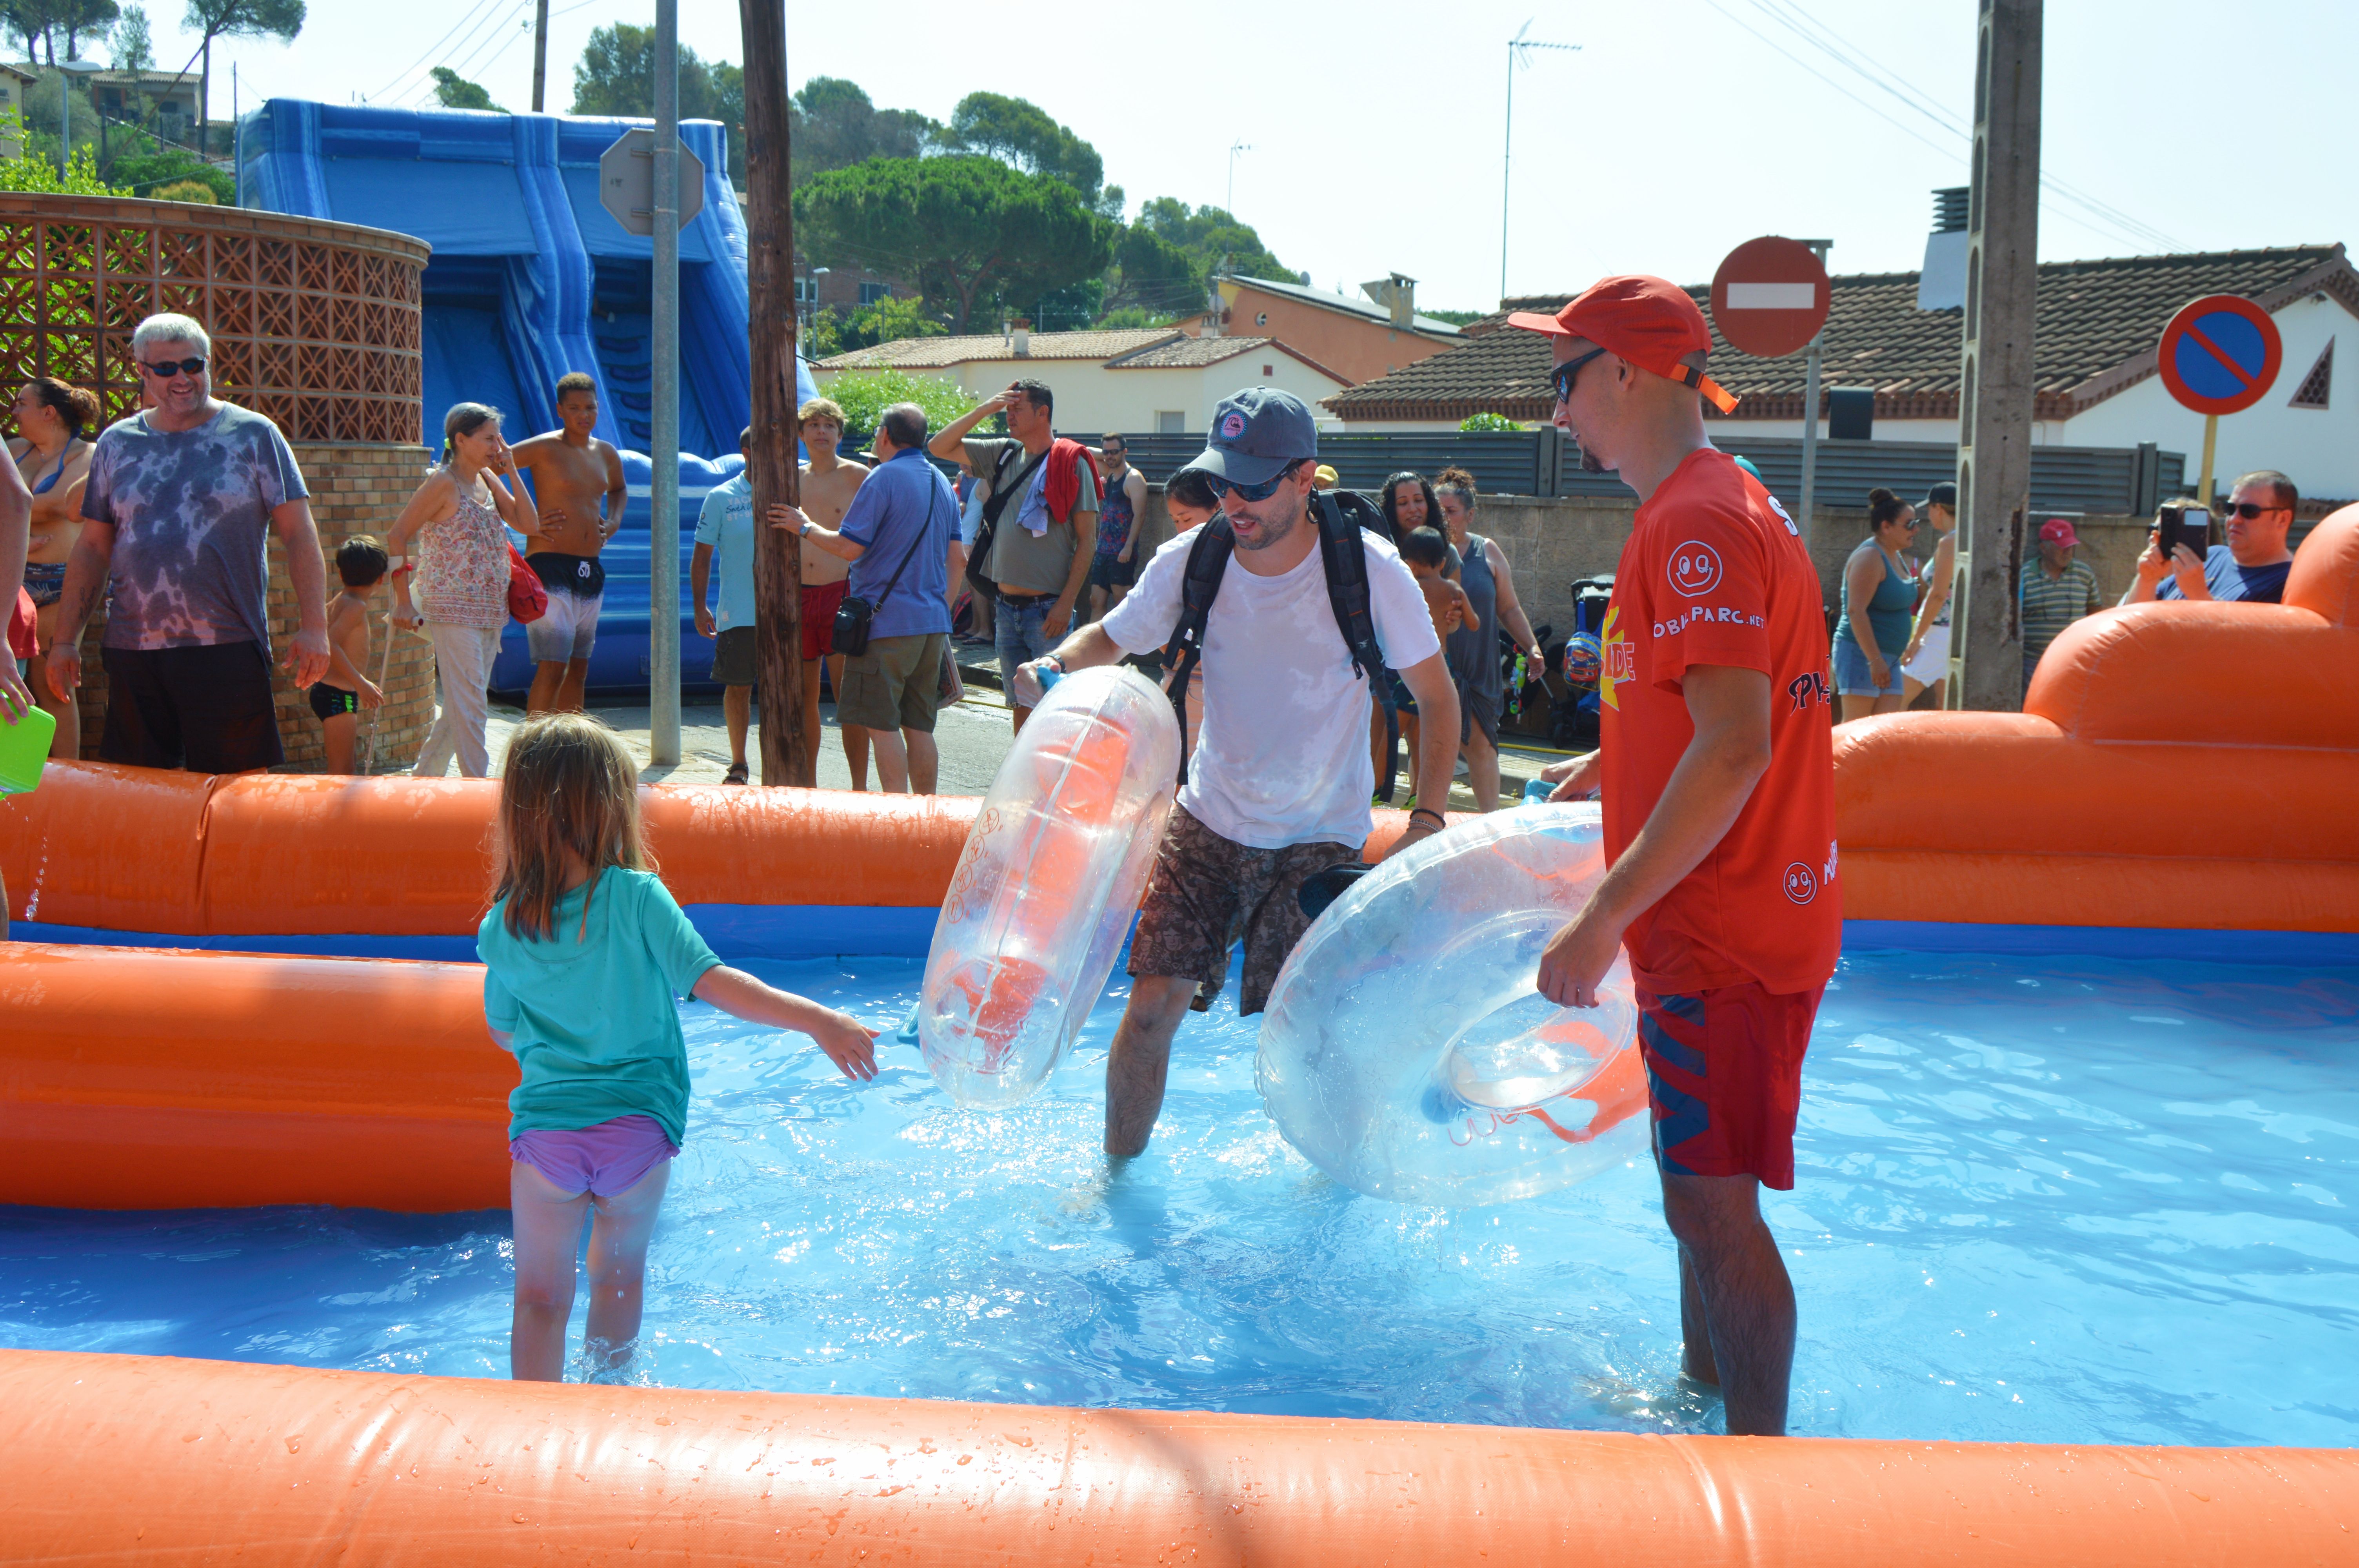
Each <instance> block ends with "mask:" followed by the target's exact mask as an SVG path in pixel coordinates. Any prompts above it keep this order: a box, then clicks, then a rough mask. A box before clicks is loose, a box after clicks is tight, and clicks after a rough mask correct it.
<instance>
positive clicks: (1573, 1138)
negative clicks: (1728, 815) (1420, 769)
mask: <svg viewBox="0 0 2359 1568" xmlns="http://www.w3.org/2000/svg"><path fill="white" fill-rule="evenodd" d="M1604 874H1605V853H1604V843H1603V827H1602V825H1601V822H1600V818H1599V813H1598V808H1597V807H1596V806H1594V805H1593V804H1590V803H1587V802H1578V803H1568V804H1565V805H1559V806H1525V807H1523V808H1521V809H1519V810H1515V811H1506V812H1498V813H1495V814H1493V815H1491V816H1486V817H1484V818H1483V819H1481V820H1480V821H1478V822H1471V823H1453V824H1452V825H1451V828H1450V830H1449V831H1448V832H1446V833H1440V834H1436V835H1435V836H1434V837H1432V838H1429V839H1427V840H1425V841H1424V842H1423V843H1420V844H1419V845H1417V846H1415V847H1414V848H1412V849H1407V850H1404V851H1403V852H1401V853H1400V854H1398V855H1396V856H1394V857H1393V858H1392V859H1391V860H1386V862H1385V863H1384V864H1382V865H1381V866H1378V867H1377V868H1376V869H1375V871H1371V872H1370V873H1369V874H1368V875H1366V876H1364V877H1363V878H1361V879H1360V880H1359V881H1358V882H1357V883H1356V884H1354V885H1353V887H1352V889H1351V890H1350V891H1349V892H1345V893H1344V894H1343V897H1341V898H1339V899H1337V900H1336V901H1335V902H1334V903H1332V904H1331V905H1329V906H1328V909H1327V911H1326V913H1325V914H1321V916H1320V917H1319V919H1318V920H1317V921H1316V922H1314V923H1313V924H1312V925H1311V927H1310V930H1309V931H1308V932H1306V933H1304V934H1303V937H1302V940H1301V941H1300V942H1299V944H1297V945H1296V946H1295V949H1294V952H1293V954H1292V955H1291V956H1290V957H1288V959H1287V961H1286V966H1285V968H1282V969H1281V970H1279V971H1278V977H1277V985H1276V987H1275V988H1274V989H1273V990H1272V991H1271V994H1270V1001H1269V1010H1268V1013H1267V1016H1266V1018H1265V1019H1264V1020H1263V1022H1262V1029H1261V1051H1260V1059H1259V1065H1258V1077H1259V1081H1260V1085H1261V1094H1262V1100H1263V1103H1264V1104H1266V1106H1267V1107H1268V1108H1269V1114H1270V1116H1271V1118H1272V1119H1275V1120H1276V1121H1277V1127H1278V1130H1279V1132H1280V1133H1282V1134H1283V1135H1284V1136H1285V1138H1286V1141H1288V1143H1291V1144H1292V1145H1294V1147H1295V1148H1296V1149H1298V1150H1299V1151H1300V1152H1302V1154H1303V1156H1304V1157H1305V1158H1307V1159H1308V1160H1310V1162H1311V1163H1312V1164H1314V1165H1317V1166H1318V1167H1319V1168H1320V1169H1321V1170H1322V1171H1324V1172H1326V1173H1328V1174H1329V1175H1331V1176H1332V1177H1334V1178H1335V1179H1336V1180H1337V1181H1339V1182H1341V1183H1343V1184H1344V1185H1345V1186H1348V1187H1351V1188H1352V1189H1353V1190H1354V1191H1355V1192H1362V1193H1365V1194H1367V1195H1369V1196H1371V1197H1379V1198H1390V1199H1393V1200H1395V1201H1397V1202H1400V1203H1417V1204H1441V1205H1447V1206H1472V1205H1476V1204H1488V1203H1503V1202H1506V1201H1508V1200H1511V1199H1515V1198H1525V1197H1530V1196H1532V1195H1536V1194H1538V1193H1545V1192H1549V1191H1553V1190H1554V1189H1556V1188H1558V1187H1562V1186H1567V1185H1570V1184H1572V1183H1574V1182H1578V1181H1581V1180H1582V1179H1583V1178H1585V1177H1588V1176H1591V1175H1593V1174H1595V1173H1597V1172H1599V1171H1603V1170H1605V1169H1606V1168H1608V1167H1610V1166H1613V1165H1616V1164H1619V1163H1621V1162H1624V1161H1625V1160H1628V1159H1630V1158H1632V1157H1633V1156H1635V1155H1636V1154H1637V1153H1639V1152H1642V1151H1643V1150H1644V1149H1645V1147H1646V1143H1647V1119H1648V1118H1647V1080H1646V1074H1645V1070H1644V1068H1643V1067H1642V1066H1641V1065H1640V1063H1639V1058H1638V1049H1637V1040H1636V1028H1637V1021H1638V1014H1637V1004H1636V998H1635V997H1634V996H1633V995H1632V991H1631V983H1630V971H1629V965H1628V961H1627V960H1626V959H1625V958H1620V957H1617V958H1616V959H1615V960H1614V968H1613V969H1612V970H1611V971H1609V972H1608V974H1607V975H1606V978H1605V979H1604V981H1603V984H1602V985H1601V986H1600V987H1599V993H1598V994H1599V996H1600V998H1601V1002H1602V1005H1600V1006H1599V1007H1597V1008H1594V1009H1575V1008H1560V1007H1558V1006H1557V1005H1556V1004H1555V1003H1553V1002H1551V1001H1549V1000H1548V999H1547V998H1545V997H1543V996H1541V995H1540V994H1539V992H1538V990H1537V989H1535V983H1536V981H1537V979H1538V974H1539V959H1540V953H1541V950H1542V949H1543V948H1545V947H1546V946H1547V945H1548V942H1549V938H1550V937H1551V936H1553V935H1555V934H1556V933H1557V931H1558V930H1559V929H1560V927H1561V926H1562V925H1564V923H1565V922H1566V921H1567V920H1569V919H1571V917H1572V916H1573V915H1574V914H1576V913H1578V912H1579V911H1580V909H1581V906H1582V903H1584V902H1585V901H1586V900H1587V899H1588V897H1589V893H1590V890H1591V889H1592V888H1593V887H1595V886H1596V884H1597V881H1598V879H1599V878H1601V877H1603V875H1604Z"/></svg>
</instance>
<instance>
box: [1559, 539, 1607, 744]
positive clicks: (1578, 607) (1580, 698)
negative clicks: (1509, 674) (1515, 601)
mask: <svg viewBox="0 0 2359 1568" xmlns="http://www.w3.org/2000/svg"><path fill="white" fill-rule="evenodd" d="M1613 597H1614V575H1613V574H1612V573H1611V572H1607V573H1605V574H1603V575H1602V576H1598V577H1585V578H1582V579H1579V580H1578V581H1576V582H1574V583H1573V584H1572V634H1571V636H1570V637H1567V638H1566V639H1565V640H1564V645H1563V647H1562V649H1561V650H1560V651H1558V652H1556V653H1555V654H1553V656H1552V657H1551V658H1550V661H1549V662H1550V663H1551V664H1553V665H1556V666H1557V670H1558V673H1559V674H1560V676H1562V677H1563V682H1564V695H1563V696H1562V697H1559V698H1557V699H1556V701H1555V702H1554V703H1552V704H1551V705H1550V706H1549V744H1550V745H1551V746H1561V747H1562V748H1564V749H1565V750H1566V751H1568V752H1585V751H1589V750H1592V749H1593V748H1594V747H1595V746H1596V744H1597V702H1598V697H1597V677H1598V676H1599V675H1600V673H1601V672H1602V668H1603V652H1604V650H1603V642H1604V635H1605V607H1606V605H1607V603H1608V602H1609V601H1610V600H1612V599H1613Z"/></svg>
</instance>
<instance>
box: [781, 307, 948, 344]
mask: <svg viewBox="0 0 2359 1568" xmlns="http://www.w3.org/2000/svg"><path fill="white" fill-rule="evenodd" d="M949 330H950V329H949V328H948V327H947V326H945V325H943V324H942V322H941V321H940V320H939V319H936V318H935V317H933V316H931V315H929V314H928V312H927V310H926V306H925V301H923V300H921V299H902V298H897V297H893V296H891V295H886V297H884V298H882V299H879V300H877V301H876V302H875V304H874V305H863V306H861V307H860V308H858V309H856V310H853V311H852V312H851V313H849V314H845V313H843V312H841V311H836V310H821V311H820V312H819V313H818V314H817V315H815V316H813V317H812V319H811V325H810V339H809V341H808V343H807V344H806V351H807V352H808V354H809V356H810V358H812V359H815V360H823V359H827V358H829V357H830V356H832V355H834V354H843V353H850V352H851V351H853V350H854V349H866V348H874V347H875V345H876V344H878V343H896V342H899V341H901V340H902V339H904V338H937V337H940V336H941V335H942V334H943V333H945V332H947V331H949Z"/></svg>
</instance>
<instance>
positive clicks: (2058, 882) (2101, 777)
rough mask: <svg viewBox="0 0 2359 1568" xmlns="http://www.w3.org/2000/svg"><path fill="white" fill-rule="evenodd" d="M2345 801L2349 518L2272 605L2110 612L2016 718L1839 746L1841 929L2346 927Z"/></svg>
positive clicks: (2358, 734) (2356, 711) (2054, 652)
mask: <svg viewBox="0 0 2359 1568" xmlns="http://www.w3.org/2000/svg"><path fill="white" fill-rule="evenodd" d="M2034 569H2036V568H2034ZM2354 802H2359V506H2346V507H2344V508H2343V510H2341V511H2340V512H2337V513H2335V514H2333V515H2332V517H2329V518H2327V519H2326V520H2325V521H2324V522H2322V523H2321V524H2319V525H2318V526H2317V527H2316V528H2315V529H2314V530H2312V531H2311V533H2310V537H2309V538H2308V539H2306V540H2305V541H2303V543H2302V546H2301V548H2300V549H2299V552H2297V554H2296V555H2295V557H2294V566H2293V573H2292V575H2291V576H2290V577H2289V578H2288V579H2287V582H2286V594H2285V603H2283V604H2282V605H2267V604H2179V603H2173V604H2153V605H2139V606H2136V607H2134V608H2132V609H2129V610H2118V611H2106V612H2104V613H2101V614H2098V615H2094V616H2092V617H2090V618H2089V619H2088V620H2085V621H2082V622H2075V623H2074V624H2073V625H2072V626H2071V627H2069V628H2067V629H2066V631H2065V633H2064V634H2063V635H2062V636H2060V637H2059V638H2058V639H2057V640H2056V642H2055V643H2054V645H2053V646H2051V647H2050V648H2049V650H2048V653H2047V655H2046V656H2045V657H2044V658H2042V659H2041V660H2040V663H2039V669H2038V674H2037V675H2036V676H2034V677H2033V680H2032V683H2031V689H2030V691H2029V692H2028V693H2027V694H2026V697H2025V699H2024V711H2023V712H2021V713H2019V714H2015V713H1899V714H1891V715H1888V716H1886V717H1884V718H1881V719H1862V720H1859V721H1857V722H1855V723H1851V724H1845V725H1843V726H1840V727H1839V728H1838V729H1837V730H1835V811H1836V823H1837V827H1838V838H1839V842H1840V844H1841V848H1842V857H1843V858H1842V881H1843V914H1845V915H1847V916H1849V917H1852V918H1855V919H1857V918H1864V919H1880V920H1932V921H1963V922H1971V923H1976V924H1989V925H2127V926H2182V927H2201V928H2207V929H2214V930H2263V931H2359V810H2354V804H2353V803H2354Z"/></svg>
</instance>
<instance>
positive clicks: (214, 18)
mask: <svg viewBox="0 0 2359 1568" xmlns="http://www.w3.org/2000/svg"><path fill="white" fill-rule="evenodd" d="M180 30H181V31H182V32H184V33H194V34H196V35H197V36H198V38H200V39H201V42H200V43H199V44H198V46H197V48H198V50H199V52H201V54H203V56H204V57H205V69H204V79H203V80H204V84H203V86H202V87H201V88H200V89H199V91H198V95H197V118H198V119H199V120H200V121H201V122H202V123H204V124H211V123H212V117H213V40H214V39H215V38H277V40H279V42H281V43H289V44H291V43H293V42H294V41H295V35H296V34H298V33H299V32H301V31H302V30H303V0H189V9H188V12H187V14H186V15H184V16H181V18H180ZM198 139H199V140H200V141H202V140H203V132H202V128H201V127H200V130H199V134H198Z"/></svg>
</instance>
